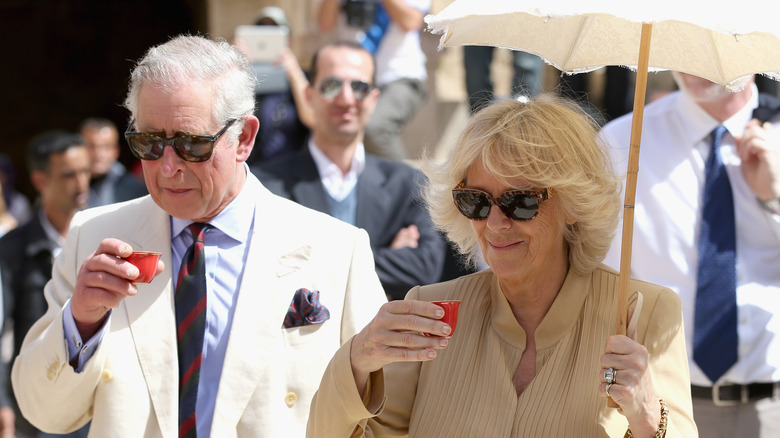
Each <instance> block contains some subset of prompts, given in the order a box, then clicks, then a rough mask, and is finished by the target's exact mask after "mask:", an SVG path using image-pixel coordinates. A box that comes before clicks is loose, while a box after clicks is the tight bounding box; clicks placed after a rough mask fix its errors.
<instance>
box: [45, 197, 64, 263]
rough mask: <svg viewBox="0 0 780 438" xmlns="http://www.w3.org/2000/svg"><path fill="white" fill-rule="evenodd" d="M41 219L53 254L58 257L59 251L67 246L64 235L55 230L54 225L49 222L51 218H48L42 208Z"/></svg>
mask: <svg viewBox="0 0 780 438" xmlns="http://www.w3.org/2000/svg"><path fill="white" fill-rule="evenodd" d="M39 217H40V219H41V228H43V232H44V233H46V238H48V239H49V243H50V244H51V247H50V249H51V251H52V254H53V255H54V256H56V255H57V254H59V250H60V249H62V247H63V246H65V238H64V237H62V234H60V233H59V232H58V231H57V230H56V229H55V228H54V225H52V224H51V222H49V218H48V217H46V212H45V211H43V208H41V212H40V215H39Z"/></svg>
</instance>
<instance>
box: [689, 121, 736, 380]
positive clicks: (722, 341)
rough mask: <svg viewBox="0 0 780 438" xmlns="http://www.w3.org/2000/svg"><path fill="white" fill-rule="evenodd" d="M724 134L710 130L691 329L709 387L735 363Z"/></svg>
mask: <svg viewBox="0 0 780 438" xmlns="http://www.w3.org/2000/svg"><path fill="white" fill-rule="evenodd" d="M725 133H726V128H725V127H724V126H718V127H717V128H715V130H714V131H713V133H712V151H711V152H710V155H709V157H708V158H707V163H706V167H705V175H706V179H705V183H704V199H703V209H702V217H701V236H700V238H699V270H698V275H697V277H696V285H697V289H696V311H695V316H694V321H695V324H694V329H693V359H694V360H695V361H696V363H697V364H698V365H699V368H701V369H702V371H704V374H706V375H707V377H709V378H710V380H711V381H712V382H713V383H715V382H717V381H718V379H719V378H720V376H722V375H723V373H725V372H726V371H727V370H728V369H729V368H731V366H732V365H734V363H736V362H737V341H738V338H737V274H736V256H737V250H736V231H735V226H734V198H733V195H732V192H731V184H730V183H729V177H728V175H727V174H726V167H725V166H724V165H723V160H722V158H721V156H720V151H719V149H720V143H721V140H722V139H723V135H724V134H725Z"/></svg>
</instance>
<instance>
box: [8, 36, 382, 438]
mask: <svg viewBox="0 0 780 438" xmlns="http://www.w3.org/2000/svg"><path fill="white" fill-rule="evenodd" d="M253 89H254V84H253V80H252V79H251V75H249V74H248V64H247V62H246V59H245V58H244V56H243V55H242V54H240V52H238V51H236V50H235V48H233V47H231V46H229V45H228V44H227V43H224V42H213V41H209V40H207V39H205V38H202V37H192V36H186V37H177V38H174V39H172V40H171V41H169V42H167V43H165V44H162V45H160V46H157V47H154V48H152V49H150V50H149V52H148V53H147V55H146V56H145V58H144V59H143V60H141V61H140V62H139V64H138V66H137V67H136V69H135V70H134V72H133V75H132V76H131V85H130V92H129V94H128V98H127V101H126V106H127V108H128V109H129V110H130V112H131V114H132V116H133V121H132V122H131V125H130V127H129V128H128V132H127V133H126V138H127V140H128V144H129V145H130V147H131V150H132V151H133V153H134V154H135V155H136V156H137V157H138V158H140V159H142V160H143V161H142V164H143V169H144V178H145V181H146V185H147V187H148V189H149V193H150V196H146V197H143V198H139V199H136V200H132V201H128V202H125V203H121V204H112V205H108V206H104V207H99V208H97V209H91V210H87V211H85V212H83V213H80V214H79V215H77V216H76V217H75V218H74V220H73V222H72V225H71V227H72V228H71V230H70V232H69V234H68V240H67V243H66V245H65V247H64V249H63V252H62V254H61V255H60V256H59V257H58V258H57V260H56V262H55V267H54V272H53V277H52V280H51V281H50V282H49V283H48V284H47V286H46V288H45V295H46V299H47V301H48V303H49V309H48V311H47V313H46V314H45V315H44V317H43V318H41V319H40V320H39V321H38V322H37V323H36V325H35V326H33V328H32V329H31V330H30V332H29V333H28V335H27V337H26V338H25V342H24V345H23V347H22V351H21V353H20V355H19V357H18V359H17V360H16V362H15V363H14V368H13V373H12V381H13V385H14V391H15V394H16V396H17V398H18V400H19V405H20V408H21V410H22V413H23V414H24V416H25V417H26V418H27V419H29V420H30V421H31V422H32V423H33V424H35V425H36V426H37V427H39V428H40V429H42V430H45V431H49V432H56V433H61V432H67V431H70V430H74V429H76V428H78V427H80V426H81V425H83V424H85V423H87V422H88V421H91V430H90V436H96V437H106V436H111V437H141V436H143V437H170V438H173V437H176V436H200V437H205V436H214V437H250V436H251V437H264V436H268V437H278V436H299V437H303V436H304V435H305V427H306V418H307V416H308V410H309V405H310V402H311V398H312V397H313V395H314V392H315V391H316V390H317V386H318V385H319V381H320V378H321V376H322V373H323V371H324V369H325V367H326V365H327V363H328V361H329V359H330V358H331V356H332V355H333V354H334V352H335V351H336V350H337V349H338V348H339V347H340V346H341V345H342V344H343V343H344V342H345V341H346V340H348V339H349V338H350V337H351V336H352V335H354V334H355V333H357V332H358V331H359V330H360V329H361V328H362V327H363V326H364V325H365V324H366V323H367V321H368V320H369V319H370V317H371V315H373V314H375V313H376V311H377V309H378V308H379V307H380V306H381V305H382V304H383V303H384V302H385V299H384V292H383V291H382V288H381V285H380V284H379V280H378V278H377V276H376V273H375V272H374V263H373V258H372V255H371V250H370V247H369V244H368V236H367V235H366V233H365V232H364V231H362V230H359V229H357V228H354V227H351V226H349V225H346V224H344V223H342V222H340V221H338V220H336V219H333V218H330V217H329V216H327V215H324V214H321V213H318V212H315V211H313V210H309V209H307V208H304V207H301V206H298V205H297V204H295V203H293V202H290V201H287V200H284V199H282V198H280V197H277V196H275V195H273V194H271V193H270V192H269V191H267V190H266V189H265V188H264V187H263V186H262V185H261V184H260V183H259V181H257V179H255V178H254V177H253V176H252V175H251V174H250V173H249V172H248V167H247V166H246V165H245V163H244V161H245V160H246V157H248V156H249V153H250V152H251V149H252V145H253V143H254V138H255V135H256V133H257V127H258V121H257V119H256V118H255V117H254V116H253V115H252V109H253V100H254V95H253ZM236 101H241V102H243V104H242V105H238V104H236ZM220 128H222V129H220ZM215 132H216V134H214V135H211V134H212V133H215ZM204 133H207V134H204ZM168 146H170V147H168ZM192 222H196V223H206V224H208V225H207V226H206V232H205V237H204V238H203V240H204V242H205V243H204V249H203V250H202V253H204V254H205V256H204V258H205V271H206V290H207V293H206V299H207V301H206V302H207V303H208V305H207V309H206V311H205V313H206V317H205V318H206V322H205V326H206V329H205V335H203V345H202V347H203V350H202V362H201V361H200V359H199V360H198V367H200V368H199V371H198V373H199V375H200V379H199V381H198V383H197V404H196V409H195V413H194V414H193V415H192V417H191V418H192V422H191V423H188V422H187V421H182V419H181V412H180V411H182V410H184V408H182V407H180V405H179V403H180V400H179V398H180V375H179V368H182V367H181V365H178V366H177V364H178V363H179V361H180V359H179V356H178V355H177V325H178V324H179V323H178V322H177V309H178V306H179V303H178V301H179V295H180V294H179V293H178V292H176V291H177V284H178V283H181V281H178V280H177V273H178V271H179V269H178V266H179V264H180V263H181V260H182V255H183V254H184V253H185V249H186V248H187V247H188V246H190V245H192V246H193V247H194V246H195V244H193V243H192V241H193V237H194V236H195V233H193V234H192V235H189V232H188V231H187V230H188V225H189V224H191V223H192ZM182 230H183V231H184V232H183V233H181V234H180V231H182ZM184 235H188V236H187V237H189V241H187V240H186V239H185V240H184V241H180V239H184V238H183V237H182V236H184ZM198 238H200V237H198ZM196 240H197V239H196ZM132 250H149V251H159V252H161V253H162V258H161V263H159V264H158V266H157V275H156V277H155V278H154V279H153V280H152V281H151V283H149V284H134V283H133V280H134V279H136V277H137V275H138V270H137V269H136V268H135V267H134V266H133V265H131V264H130V263H128V262H126V261H125V260H123V259H122V257H127V256H128V255H129V253H130V251H132ZM181 269H182V270H185V268H184V267H182V268H181ZM185 271H186V270H185ZM186 275H189V274H185V276H186ZM312 292H313V293H312ZM296 303H297V304H296ZM301 303H307V304H306V305H307V306H308V307H304V306H303V305H302V304H301ZM296 309H297V310H299V311H300V312H299V313H298V314H295V312H293V311H294V310H296ZM291 312H293V316H295V315H298V316H302V317H301V318H298V319H299V321H298V322H295V318H292V319H291V318H290V314H291ZM291 321H293V323H291ZM179 331H181V329H179ZM179 348H181V347H180V346H179ZM185 368H186V367H185ZM183 369H184V368H183ZM181 379H184V378H181ZM181 392H182V393H184V392H185V390H181ZM195 418H197V421H195ZM185 420H186V419H185Z"/></svg>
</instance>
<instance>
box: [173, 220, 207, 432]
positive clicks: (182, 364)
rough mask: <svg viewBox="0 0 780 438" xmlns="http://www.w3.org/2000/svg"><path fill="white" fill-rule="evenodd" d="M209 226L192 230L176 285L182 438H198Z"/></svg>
mask: <svg viewBox="0 0 780 438" xmlns="http://www.w3.org/2000/svg"><path fill="white" fill-rule="evenodd" d="M206 227H207V224H202V223H193V224H191V225H190V226H189V230H190V232H191V233H192V237H193V239H194V241H193V242H192V245H191V246H190V247H189V248H188V249H187V252H186V253H185V254H184V257H183V258H182V260H181V268H180V269H179V278H178V282H177V283H176V295H175V296H174V304H175V307H176V326H177V333H176V335H177V346H178V353H179V437H180V438H183V437H188V438H189V437H197V427H196V426H197V419H196V417H195V406H196V404H197V401H198V380H199V378H200V365H201V359H202V358H203V337H204V335H205V332H206V263H205V258H206V255H205V254H204V253H203V246H204V245H203V240H204V237H205V233H204V230H205V228H206Z"/></svg>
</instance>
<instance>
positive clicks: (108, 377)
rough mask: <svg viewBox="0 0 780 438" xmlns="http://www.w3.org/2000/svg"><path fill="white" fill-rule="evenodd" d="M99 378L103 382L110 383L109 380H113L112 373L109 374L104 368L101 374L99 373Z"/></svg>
mask: <svg viewBox="0 0 780 438" xmlns="http://www.w3.org/2000/svg"><path fill="white" fill-rule="evenodd" d="M100 378H101V379H102V380H103V381H104V382H110V381H111V379H113V378H114V373H112V372H111V370H109V369H108V368H105V369H104V370H103V372H102V373H100Z"/></svg>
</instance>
